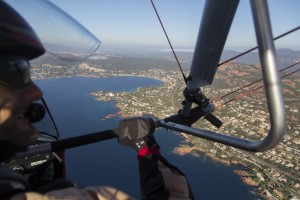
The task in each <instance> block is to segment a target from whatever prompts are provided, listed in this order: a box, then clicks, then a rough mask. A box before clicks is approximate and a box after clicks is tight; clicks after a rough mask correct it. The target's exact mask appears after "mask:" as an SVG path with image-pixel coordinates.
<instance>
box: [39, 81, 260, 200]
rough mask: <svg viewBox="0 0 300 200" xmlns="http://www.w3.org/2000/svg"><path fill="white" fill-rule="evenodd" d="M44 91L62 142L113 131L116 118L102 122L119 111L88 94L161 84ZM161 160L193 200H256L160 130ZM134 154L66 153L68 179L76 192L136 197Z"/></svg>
mask: <svg viewBox="0 0 300 200" xmlns="http://www.w3.org/2000/svg"><path fill="white" fill-rule="evenodd" d="M36 82H37V84H38V85H39V86H40V87H41V88H42V89H43V91H44V97H45V100H46V102H47V103H48V106H49V109H50V110H51V112H52V115H53V117H54V119H55V120H56V123H57V126H58V129H59V131H60V135H61V137H62V138H68V137H71V136H77V135H83V134H88V133H94V132H99V131H102V130H108V129H114V128H117V126H118V123H119V121H120V120H121V119H120V118H119V117H114V118H111V119H107V120H103V118H104V117H105V116H107V115H108V114H115V113H117V112H118V111H119V109H118V108H116V107H115V103H116V102H111V101H110V102H97V101H95V99H94V97H93V96H92V95H91V93H92V92H95V91H99V90H104V91H112V92H120V91H135V90H136V89H137V88H138V87H147V86H159V85H161V84H163V83H162V82H160V81H158V80H154V79H149V78H142V77H111V78H87V77H73V78H59V79H48V80H43V81H36ZM155 137H156V140H157V142H158V143H159V145H160V147H161V152H162V154H163V155H164V156H165V157H166V158H167V160H169V161H170V162H171V163H173V164H174V165H176V166H177V167H179V168H180V169H181V170H182V171H183V172H184V173H185V174H186V175H187V177H188V180H189V182H190V185H191V187H192V190H193V192H194V195H195V197H196V199H205V200H209V199H211V200H215V199H222V200H226V199H228V200H229V199H230V200H232V199H243V200H253V199H260V198H259V197H258V196H256V195H254V194H253V192H252V191H253V188H251V187H249V186H247V185H245V184H244V183H243V182H242V181H241V179H240V177H239V176H238V175H236V174H235V173H234V172H233V170H235V169H240V168H241V167H239V166H224V165H222V164H219V163H216V162H214V161H212V160H211V159H209V158H208V157H205V156H204V155H203V154H202V153H200V152H199V153H200V157H195V156H192V155H185V156H180V155H178V154H176V153H174V148H175V147H176V146H178V145H179V144H181V143H182V142H183V140H182V138H181V136H180V135H179V134H177V133H174V132H171V131H169V132H168V131H166V130H165V129H159V130H157V131H156V133H155ZM136 157H137V155H136V152H135V151H134V150H132V149H130V148H127V147H123V146H121V145H119V144H118V142H117V140H116V139H111V140H107V141H103V142H99V143H95V144H90V145H86V146H83V147H78V148H74V149H70V150H67V151H66V165H67V177H68V179H70V180H72V181H74V182H75V183H77V184H78V185H79V186H82V187H83V186H91V185H109V186H113V187H116V188H119V189H121V190H123V191H124V192H126V193H128V194H130V195H132V196H134V197H136V198H137V199H139V197H140V188H139V174H138V162H137V158H136Z"/></svg>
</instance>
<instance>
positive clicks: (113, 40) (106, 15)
mask: <svg viewBox="0 0 300 200" xmlns="http://www.w3.org/2000/svg"><path fill="white" fill-rule="evenodd" d="M50 1H51V2H52V3H54V4H55V5H57V6H58V7H60V8H61V9H63V10H64V11H66V12H67V13H69V14H70V15H71V16H72V17H73V18H75V19H76V20H77V21H78V22H80V23H81V24H82V25H84V27H86V28H87V29H88V30H89V31H90V32H92V33H93V34H94V35H95V36H96V37H97V38H99V39H100V40H101V42H102V44H101V46H102V48H103V49H106V48H109V47H118V46H119V47H122V46H124V47H132V48H134V47H142V46H162V47H166V48H168V42H167V39H166V37H165V35H164V32H163V30H162V28H161V26H160V24H159V21H158V19H157V16H156V14H155V11H154V9H153V7H152V4H151V1H150V0H85V1H76V3H75V2H74V1H73V0H50ZM153 2H154V4H155V6H156V9H157V11H158V13H159V15H160V18H161V20H162V23H163V24H164V26H165V29H166V32H167V33H168V36H169V39H170V41H171V43H172V45H173V46H174V48H194V46H195V42H196V40H197V34H198V30H199V26H200V21H201V16H202V11H203V7H204V4H205V1H204V0H153ZM299 9H300V1H299V0H269V11H270V17H271V23H272V30H273V36H274V37H276V36H278V35H280V34H282V33H284V32H286V31H288V30H290V29H293V28H295V27H297V26H299V25H300V12H299ZM254 46H256V38H255V31H254V25H253V20H252V14H251V7H250V2H249V0H241V1H240V3H239V6H238V10H237V13H236V16H235V18H234V21H233V24H232V27H231V29H230V33H229V36H228V39H227V41H226V45H225V48H227V49H243V48H250V47H254ZM275 46H276V47H278V48H291V49H294V50H300V31H297V32H295V33H292V34H290V35H289V36H287V37H285V38H284V39H280V40H278V41H277V42H276V43H275Z"/></svg>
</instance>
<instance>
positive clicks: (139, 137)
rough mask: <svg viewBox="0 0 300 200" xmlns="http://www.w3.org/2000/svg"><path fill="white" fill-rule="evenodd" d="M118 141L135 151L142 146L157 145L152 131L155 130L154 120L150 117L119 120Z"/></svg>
mask: <svg viewBox="0 0 300 200" xmlns="http://www.w3.org/2000/svg"><path fill="white" fill-rule="evenodd" d="M119 128H120V131H121V133H120V134H119V140H118V141H119V143H120V144H122V145H124V146H129V147H131V148H133V149H135V150H136V151H139V150H140V149H142V148H143V147H146V146H148V147H152V146H158V145H157V143H156V141H155V139H154V136H153V132H154V130H155V122H154V121H153V119H151V118H147V119H146V118H141V117H137V118H130V119H124V120H122V121H121V122H120V124H119Z"/></svg>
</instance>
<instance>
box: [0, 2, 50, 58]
mask: <svg viewBox="0 0 300 200" xmlns="http://www.w3.org/2000/svg"><path fill="white" fill-rule="evenodd" d="M44 53H45V49H44V46H43V45H42V43H41V41H40V39H39V38H38V36H37V35H36V33H35V32H34V31H33V29H32V28H31V27H30V25H29V24H28V23H27V22H26V21H25V20H24V18H23V17H22V16H21V15H19V14H18V13H17V12H16V11H15V10H14V9H12V8H11V7H10V6H9V5H8V4H7V3H5V2H4V1H3V0H0V55H21V56H24V57H26V58H27V59H28V60H31V59H34V58H37V57H39V56H41V55H42V54H44Z"/></svg>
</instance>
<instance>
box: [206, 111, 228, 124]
mask: <svg viewBox="0 0 300 200" xmlns="http://www.w3.org/2000/svg"><path fill="white" fill-rule="evenodd" d="M204 118H205V119H207V120H208V121H209V122H210V123H212V124H213V125H214V126H215V127H217V128H220V127H221V126H222V124H223V122H222V121H221V120H219V119H218V118H217V117H216V116H214V115H213V114H211V113H210V112H208V113H206V115H205V116H204Z"/></svg>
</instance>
